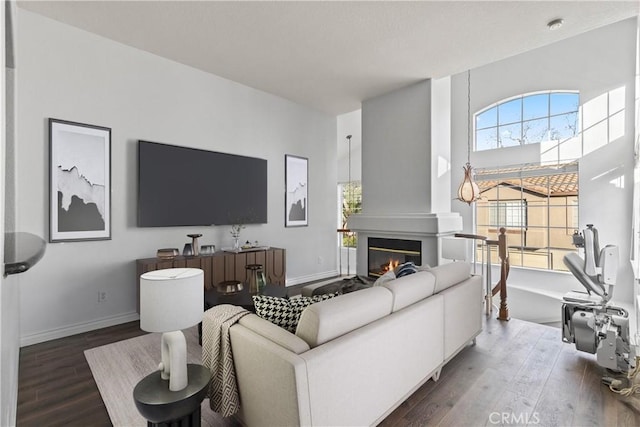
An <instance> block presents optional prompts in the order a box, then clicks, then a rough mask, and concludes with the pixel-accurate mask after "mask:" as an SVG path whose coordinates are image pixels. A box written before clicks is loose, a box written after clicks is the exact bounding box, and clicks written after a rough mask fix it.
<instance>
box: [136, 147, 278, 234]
mask: <svg viewBox="0 0 640 427" xmlns="http://www.w3.org/2000/svg"><path fill="white" fill-rule="evenodd" d="M266 222H267V161H266V160H264V159H258V158H255V157H246V156H238V155H234V154H227V153H219V152H215V151H207V150H199V149H195V148H187V147H179V146H176V145H168V144H159V143H156V142H149V141H138V226H139V227H167V226H188V225H224V224H239V223H241V224H260V223H266Z"/></svg>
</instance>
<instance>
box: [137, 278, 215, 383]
mask: <svg viewBox="0 0 640 427" xmlns="http://www.w3.org/2000/svg"><path fill="white" fill-rule="evenodd" d="M203 313H204V272H203V271H202V270H200V269H199V268H170V269H166V270H156V271H150V272H148V273H144V274H143V275H141V276H140V328H141V329H142V330H144V331H147V332H163V334H162V344H161V352H162V359H161V360H162V361H161V362H160V365H159V368H160V371H161V375H162V379H164V380H169V390H171V391H178V390H182V389H183V388H185V387H186V386H187V383H188V379H187V342H186V340H185V338H184V334H183V333H182V331H181V330H182V329H186V328H189V327H191V326H194V325H197V324H198V323H200V322H201V321H202V316H203Z"/></svg>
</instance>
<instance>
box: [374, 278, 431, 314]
mask: <svg viewBox="0 0 640 427" xmlns="http://www.w3.org/2000/svg"><path fill="white" fill-rule="evenodd" d="M435 284H436V278H435V276H434V275H433V274H431V273H430V272H428V271H419V272H417V273H415V274H410V275H408V276H403V277H399V278H397V279H395V280H391V281H389V282H386V283H385V284H383V285H382V286H384V287H385V288H387V289H389V290H390V291H391V293H392V294H393V311H398V310H401V309H403V308H405V307H407V306H409V305H411V304H413V303H415V302H418V301H420V300H422V299H425V298H427V297H429V296H431V295H433V291H434V290H435Z"/></svg>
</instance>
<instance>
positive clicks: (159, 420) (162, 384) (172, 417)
mask: <svg viewBox="0 0 640 427" xmlns="http://www.w3.org/2000/svg"><path fill="white" fill-rule="evenodd" d="M187 376H188V379H189V382H188V384H187V386H186V387H185V388H183V389H182V390H178V391H171V390H169V380H163V379H162V378H161V377H160V371H156V372H153V373H151V374H149V375H147V376H146V377H144V378H143V379H141V380H140V382H139V383H138V384H137V385H136V387H135V388H134V389H133V400H134V401H135V402H136V407H137V408H138V411H139V412H140V414H142V416H143V417H145V418H146V419H147V426H148V427H152V426H157V425H179V426H181V427H200V416H201V414H200V404H201V403H202V401H203V400H204V398H205V397H206V395H207V389H208V385H209V380H210V379H211V373H210V372H209V370H208V369H207V368H205V367H204V366H202V365H195V364H188V365H187Z"/></svg>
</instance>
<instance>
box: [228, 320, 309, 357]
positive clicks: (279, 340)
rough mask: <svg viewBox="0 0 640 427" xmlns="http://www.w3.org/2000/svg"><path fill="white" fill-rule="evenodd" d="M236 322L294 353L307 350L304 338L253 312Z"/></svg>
mask: <svg viewBox="0 0 640 427" xmlns="http://www.w3.org/2000/svg"><path fill="white" fill-rule="evenodd" d="M238 323H240V324H241V325H242V326H244V327H245V328H247V329H250V330H252V331H253V332H255V333H256V334H258V335H261V336H263V337H265V338H267V339H268V340H270V341H273V342H274V343H276V344H278V345H280V346H282V347H284V348H286V349H287V350H289V351H292V352H294V353H295V354H300V353H304V352H305V351H307V350H309V345H308V344H307V343H306V342H304V340H302V339H301V338H298V337H297V336H295V335H294V334H292V333H291V332H289V331H287V330H286V329H284V328H281V327H279V326H276V325H274V324H273V323H271V322H269V321H267V320H265V319H261V318H260V317H258V316H257V315H255V314H249V315H246V316H244V317H242V318H241V319H240V320H239V321H238Z"/></svg>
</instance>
